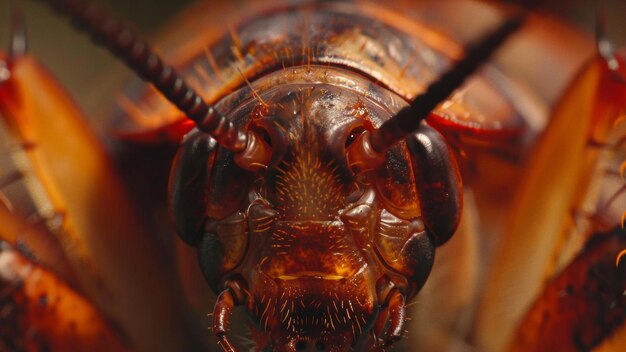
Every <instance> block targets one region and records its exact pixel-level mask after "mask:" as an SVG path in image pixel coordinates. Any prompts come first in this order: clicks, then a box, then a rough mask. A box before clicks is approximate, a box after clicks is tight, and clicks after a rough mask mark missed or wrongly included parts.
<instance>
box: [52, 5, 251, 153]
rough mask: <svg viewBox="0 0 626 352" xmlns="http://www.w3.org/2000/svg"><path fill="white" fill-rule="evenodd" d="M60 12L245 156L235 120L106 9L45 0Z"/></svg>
mask: <svg viewBox="0 0 626 352" xmlns="http://www.w3.org/2000/svg"><path fill="white" fill-rule="evenodd" d="M43 1H45V2H47V3H48V4H50V5H51V6H52V7H53V8H54V9H55V10H56V11H57V12H58V13H60V14H63V15H66V16H69V17H70V18H71V19H72V22H73V24H74V25H75V26H76V27H77V28H78V29H80V30H82V31H84V32H87V33H88V34H89V35H90V36H91V38H92V40H93V41H94V42H95V43H96V44H98V45H100V46H103V47H106V48H107V49H108V50H109V51H111V52H112V53H113V54H115V55H116V56H117V57H119V58H120V59H122V60H123V61H124V62H125V63H126V65H127V66H128V67H129V68H130V69H131V70H133V71H134V72H136V73H137V74H139V76H141V78H142V79H144V80H145V81H147V82H150V83H152V84H153V85H154V86H155V87H156V88H157V90H159V91H160V92H161V93H162V94H163V95H164V96H165V97H166V98H167V99H168V100H169V101H170V102H172V103H173V104H174V105H176V106H177V107H178V108H179V109H180V110H181V111H182V112H183V113H185V115H186V116H187V117H188V118H190V119H191V120H193V121H194V122H195V123H196V125H197V127H198V129H199V130H201V131H203V132H206V133H207V134H209V135H210V136H211V137H213V138H214V139H215V140H216V141H217V142H218V143H219V144H220V145H221V146H223V147H224V148H226V149H229V150H232V151H234V152H236V153H243V152H244V151H245V150H246V147H247V145H248V139H249V138H248V137H249V136H248V135H247V134H246V133H245V132H243V131H241V130H239V129H238V128H237V127H236V126H235V125H234V124H233V122H232V121H230V120H228V119H227V118H226V117H225V116H223V115H221V114H219V113H218V112H217V111H216V110H215V109H214V107H213V106H211V105H209V104H207V103H206V102H204V100H202V98H201V97H200V96H199V95H198V94H197V93H196V92H195V91H194V90H193V89H192V88H191V87H190V86H189V85H188V84H187V83H186V82H185V80H184V79H183V78H182V77H181V76H180V75H179V74H178V73H177V72H176V71H175V70H174V69H173V68H172V67H171V66H168V65H166V64H164V63H163V60H162V59H161V58H160V57H159V56H158V55H157V54H156V53H155V52H154V51H153V50H152V49H151V48H150V46H149V45H148V44H147V43H146V42H145V41H144V40H142V39H141V38H140V37H139V36H138V35H137V34H136V33H134V32H133V31H132V30H131V29H130V28H129V27H128V26H125V25H123V24H122V22H120V21H119V20H117V19H115V18H113V17H112V16H110V15H109V14H107V13H106V12H105V11H104V10H103V9H101V8H99V7H97V6H96V5H94V4H90V3H87V2H85V1H83V0H43Z"/></svg>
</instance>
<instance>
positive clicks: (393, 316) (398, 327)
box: [385, 290, 406, 347]
mask: <svg viewBox="0 0 626 352" xmlns="http://www.w3.org/2000/svg"><path fill="white" fill-rule="evenodd" d="M388 309H389V329H387V334H386V336H385V347H388V346H390V345H392V344H393V343H394V342H396V341H398V340H400V338H402V330H403V329H404V323H405V321H406V306H405V298H404V295H403V294H402V293H400V291H397V290H396V291H393V293H392V294H391V297H390V298H389V308H388Z"/></svg>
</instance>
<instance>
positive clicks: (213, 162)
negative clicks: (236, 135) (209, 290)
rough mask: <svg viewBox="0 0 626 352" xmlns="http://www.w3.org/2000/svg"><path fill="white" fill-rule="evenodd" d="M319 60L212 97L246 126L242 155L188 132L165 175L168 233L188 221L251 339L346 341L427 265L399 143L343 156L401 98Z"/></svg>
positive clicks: (412, 185)
mask: <svg viewBox="0 0 626 352" xmlns="http://www.w3.org/2000/svg"><path fill="white" fill-rule="evenodd" d="M329 70H330V69H329V68H315V67H313V68H301V69H299V71H298V70H296V69H294V70H290V72H291V73H292V76H291V77H290V78H288V79H287V78H284V77H283V78H276V77H274V78H272V77H271V76H270V77H269V78H265V79H263V80H261V81H260V82H257V83H255V84H253V85H252V86H251V87H249V88H246V89H244V90H243V91H242V92H238V93H235V94H233V95H231V96H230V97H229V98H228V99H225V100H223V101H222V102H221V103H220V105H218V107H221V108H222V109H226V110H228V109H229V108H230V112H229V113H228V115H229V116H230V118H231V119H232V120H233V121H237V122H238V123H239V124H240V125H242V126H244V128H245V129H247V131H248V132H247V133H248V135H249V136H250V137H249V138H250V139H251V140H252V141H253V142H252V143H251V145H252V147H251V148H250V150H248V151H246V153H249V154H250V155H254V156H255V158H254V163H250V162H248V161H245V160H244V161H243V162H241V160H237V157H234V156H233V154H232V153H231V152H229V151H226V150H219V149H217V148H216V144H215V143H214V142H212V141H211V139H210V138H208V137H206V136H205V135H203V134H200V133H192V134H190V135H189V136H188V137H187V140H186V142H185V143H184V144H183V146H182V147H181V151H180V152H179V156H178V159H177V161H176V164H175V167H174V171H173V174H172V189H171V192H172V200H173V202H172V208H173V211H174V214H175V216H177V220H178V221H177V226H179V233H183V235H182V237H183V238H185V236H184V234H185V233H192V232H194V231H196V232H199V234H197V235H194V236H195V238H192V237H193V236H189V238H188V240H189V242H192V243H195V244H198V248H199V255H200V261H201V264H202V267H203V271H204V273H205V276H206V277H207V280H208V281H209V283H210V284H211V285H212V287H213V289H214V290H215V291H216V292H218V293H219V292H222V291H223V290H225V289H227V290H232V291H233V292H234V295H235V296H236V300H237V301H238V303H240V304H244V305H245V306H246V307H247V310H248V313H249V316H250V320H251V322H252V325H253V330H254V331H256V332H257V335H258V336H263V339H260V340H259V341H257V343H258V344H259V345H260V346H274V348H282V347H280V346H287V347H288V349H292V350H295V349H298V348H303V347H304V346H308V345H311V346H317V347H318V348H323V349H328V350H337V351H340V350H341V351H343V350H346V349H349V348H350V347H351V346H355V345H356V344H358V343H361V342H360V341H363V339H367V338H369V337H368V336H369V335H368V334H367V333H368V332H370V331H371V330H372V327H373V326H374V324H375V322H376V321H377V320H378V319H382V326H384V322H385V319H386V318H385V317H383V316H382V315H380V314H379V311H380V310H381V309H384V308H386V305H387V304H388V302H389V299H390V296H391V295H392V294H393V293H394V292H395V293H400V294H401V296H402V297H403V299H408V298H410V297H412V296H413V295H415V293H416V292H417V291H418V290H419V288H420V287H421V286H422V284H423V283H424V281H425V279H426V277H427V276H428V274H429V272H430V268H431V265H432V260H433V253H434V240H433V238H432V235H431V234H429V233H428V232H427V231H426V229H425V226H424V222H423V220H422V214H421V208H420V205H419V204H420V199H419V198H420V197H419V196H418V193H419V191H418V188H419V187H417V186H416V179H415V176H414V171H413V167H412V161H411V157H410V154H411V152H409V148H408V147H407V145H406V144H405V143H404V142H402V143H400V144H398V145H397V146H396V147H394V148H392V149H390V150H389V151H388V152H387V157H386V160H385V161H384V163H383V164H382V165H381V166H379V167H377V168H375V169H374V168H369V169H368V168H366V167H363V165H360V164H362V162H361V161H360V160H359V159H358V157H357V158H355V157H352V156H351V155H355V154H356V155H358V153H354V152H353V151H352V149H353V148H355V146H356V145H357V144H356V143H355V141H357V140H358V139H359V138H360V137H362V135H363V134H366V133H369V131H372V130H373V129H375V128H376V127H377V126H379V125H380V124H381V123H382V122H383V121H384V120H386V119H387V118H389V117H390V116H393V114H394V113H395V112H396V111H395V110H398V109H399V108H400V107H401V106H402V105H403V103H402V102H401V100H400V99H399V98H397V97H395V96H394V95H392V94H391V93H389V92H387V91H386V90H384V89H382V88H374V87H372V86H371V85H366V84H365V83H363V82H362V81H361V80H360V78H358V77H352V76H351V75H350V73H347V72H344V71H338V72H333V74H332V75H330V74H329V72H328V71H329ZM282 74H284V73H282ZM278 75H279V73H277V74H276V76H278ZM326 77H333V78H332V80H328V79H327V78H326ZM348 78H349V79H348ZM279 79H283V80H286V82H278V83H279V84H277V80H279ZM294 81H295V82H294ZM269 83H272V84H269ZM362 89H369V90H368V92H369V94H363V93H362V92H363V90H362ZM383 101H387V102H388V104H386V105H385V104H380V103H381V102H383ZM246 153H244V154H246ZM194 155H195V156H194ZM197 160H203V161H202V162H198V161H197ZM260 161H262V162H260ZM193 163H198V164H197V165H192V164H193ZM241 164H244V165H247V166H248V168H249V169H248V170H243V169H242V168H241V167H239V166H237V165H241ZM206 166H208V168H207V167H206ZM207 170H208V172H207ZM251 170H252V171H251ZM181 182H186V183H181ZM224 185H226V187H224ZM178 198H180V199H181V201H180V202H179V201H178V200H177V199H178ZM183 200H184V202H183ZM197 209H204V210H202V213H200V212H199V211H198V210H197ZM185 217H187V219H185ZM181 220H185V221H181ZM379 324H380V323H379ZM289 346H290V347H289Z"/></svg>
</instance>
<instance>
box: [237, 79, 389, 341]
mask: <svg viewBox="0 0 626 352" xmlns="http://www.w3.org/2000/svg"><path fill="white" fill-rule="evenodd" d="M274 94H275V95H274ZM272 95H273V96H270V97H268V98H267V102H265V103H260V104H259V105H257V106H256V107H255V109H256V110H255V111H254V112H253V118H252V120H251V121H250V124H251V127H250V128H251V129H252V130H255V131H259V132H257V133H260V134H261V135H264V136H265V139H266V140H267V143H268V144H269V145H270V147H271V148H272V150H273V152H275V155H274V156H273V157H272V160H271V163H270V165H268V168H267V169H266V170H265V172H263V174H264V175H263V176H262V177H261V178H259V179H258V181H257V182H258V183H257V184H256V186H255V191H254V193H255V198H256V197H259V198H257V200H256V201H257V203H258V204H259V205H253V207H252V208H251V209H252V210H253V211H252V212H251V214H249V224H250V228H249V231H250V236H251V242H252V243H254V244H258V245H259V248H258V253H257V254H256V257H257V258H258V264H257V265H256V266H255V267H254V268H253V270H254V273H253V274H252V280H251V282H250V283H249V284H250V289H251V294H252V299H251V300H249V302H248V304H247V307H248V309H249V311H250V313H251V314H252V317H253V321H254V322H255V323H256V324H258V328H259V329H261V330H262V331H268V332H270V334H271V338H272V340H273V342H274V344H275V345H293V346H294V347H295V346H296V345H298V346H303V345H305V344H307V343H312V344H317V346H318V347H322V346H329V347H330V346H333V347H336V348H340V349H341V348H343V349H345V348H349V346H351V345H352V344H353V341H354V339H355V338H356V337H358V336H359V334H360V333H362V332H363V329H365V328H367V326H368V324H370V323H371V322H372V321H373V318H374V317H375V314H376V307H377V306H378V302H377V294H376V287H375V283H376V279H377V278H378V277H379V276H380V275H381V270H380V268H379V267H378V263H377V262H376V261H373V260H372V258H371V253H367V250H364V248H363V247H362V246H363V244H364V243H363V239H362V238H357V236H355V234H354V233H353V231H351V228H353V227H358V228H361V229H362V230H363V233H360V234H359V235H361V236H364V237H369V236H371V235H372V234H371V233H370V232H371V231H370V228H371V227H370V226H369V225H370V221H371V216H372V215H373V214H371V207H373V206H375V205H374V204H370V209H368V210H369V211H370V214H360V215H363V216H360V217H345V216H344V217H342V215H344V214H345V213H346V212H347V211H348V209H349V207H350V206H351V205H353V204H354V203H355V202H357V201H358V199H359V198H360V196H361V195H362V193H363V191H364V190H365V189H366V188H367V187H368V186H367V184H366V183H364V180H362V179H360V178H359V177H357V176H356V175H354V174H353V173H352V172H351V170H350V167H349V165H348V163H347V161H346V158H345V150H346V148H349V147H350V142H351V141H352V140H353V139H354V138H355V134H357V133H360V132H361V131H364V130H365V129H367V128H371V122H370V121H369V120H368V116H367V115H368V110H369V109H367V108H366V106H365V104H364V103H363V101H362V99H361V98H359V97H358V96H357V95H355V94H354V93H351V92H349V91H345V90H341V89H338V88H336V87H333V86H328V85H303V86H283V87H280V88H278V89H276V91H275V92H272ZM371 108H372V110H373V112H372V113H382V111H380V110H381V109H380V108H379V109H377V110H379V111H375V110H374V107H371ZM374 111H375V112H374ZM254 207H262V208H265V211H258V212H257V211H254V210H255V209H254ZM268 211H269V212H274V213H275V214H274V216H273V217H271V218H269V217H268V216H267V215H265V214H267V212H268ZM366 212H367V211H366ZM257 214H258V215H257Z"/></svg>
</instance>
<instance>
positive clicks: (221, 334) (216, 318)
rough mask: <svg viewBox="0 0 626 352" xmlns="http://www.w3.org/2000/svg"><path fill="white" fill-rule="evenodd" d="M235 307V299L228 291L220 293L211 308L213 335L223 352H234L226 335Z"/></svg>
mask: <svg viewBox="0 0 626 352" xmlns="http://www.w3.org/2000/svg"><path fill="white" fill-rule="evenodd" d="M234 306H235V299H234V298H233V294H232V293H231V292H230V290H229V289H226V290H224V291H222V293H220V295H219V296H218V297H217V301H216V302H215V307H214V308H213V333H214V334H215V336H217V339H218V342H217V343H218V344H219V345H220V346H221V347H222V349H223V350H224V351H225V352H235V351H236V350H235V348H234V347H233V345H232V344H231V342H230V341H229V340H228V336H226V333H227V331H228V326H229V325H230V317H231V315H232V313H233V308H234Z"/></svg>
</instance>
